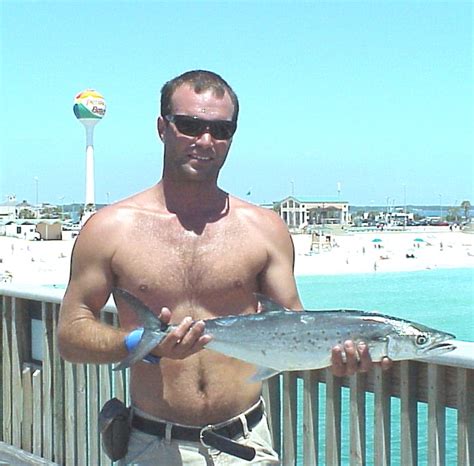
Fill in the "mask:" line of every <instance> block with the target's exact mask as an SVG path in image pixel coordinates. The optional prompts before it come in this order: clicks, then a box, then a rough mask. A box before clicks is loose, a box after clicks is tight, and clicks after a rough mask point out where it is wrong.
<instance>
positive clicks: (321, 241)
mask: <svg viewBox="0 0 474 466" xmlns="http://www.w3.org/2000/svg"><path fill="white" fill-rule="evenodd" d="M331 249H332V236H331V235H330V234H326V233H323V232H320V231H315V232H313V233H311V247H310V252H311V253H313V254H318V253H320V252H324V251H330V250H331Z"/></svg>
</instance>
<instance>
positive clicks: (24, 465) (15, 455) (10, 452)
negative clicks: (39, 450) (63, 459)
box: [0, 442, 59, 466]
mask: <svg viewBox="0 0 474 466" xmlns="http://www.w3.org/2000/svg"><path fill="white" fill-rule="evenodd" d="M0 461H3V462H5V464H8V465H11V466H42V465H44V466H59V465H58V464H57V463H53V462H51V461H48V460H45V459H44V458H41V457H39V456H36V455H33V454H32V453H30V452H27V451H23V450H20V449H19V448H16V447H14V446H12V445H8V444H6V443H5V442H0ZM0 464H1V463H0Z"/></svg>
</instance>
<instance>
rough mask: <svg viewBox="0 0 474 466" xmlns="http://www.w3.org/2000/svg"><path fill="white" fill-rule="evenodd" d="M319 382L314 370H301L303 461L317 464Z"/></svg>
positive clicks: (315, 465)
mask: <svg viewBox="0 0 474 466" xmlns="http://www.w3.org/2000/svg"><path fill="white" fill-rule="evenodd" d="M318 437H319V383H318V381H317V377H316V372H315V371H305V372H303V463H304V464H311V465H314V466H317V465H318V464H319V460H318V451H319V442H318Z"/></svg>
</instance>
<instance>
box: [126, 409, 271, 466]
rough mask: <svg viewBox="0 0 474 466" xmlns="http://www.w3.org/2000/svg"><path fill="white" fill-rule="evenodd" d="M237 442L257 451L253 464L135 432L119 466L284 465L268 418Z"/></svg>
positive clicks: (217, 452)
mask: <svg viewBox="0 0 474 466" xmlns="http://www.w3.org/2000/svg"><path fill="white" fill-rule="evenodd" d="M139 414H140V415H142V414H141V413H139ZM147 417H148V418H149V417H150V416H147ZM236 419H237V418H236ZM157 420H158V419H157ZM235 441H237V442H239V443H242V444H243V445H248V446H250V447H253V448H255V451H256V455H255V458H254V459H253V460H252V461H246V460H243V459H241V458H237V457H236V456H232V455H229V454H227V453H223V452H220V451H218V450H214V449H213V448H207V447H205V446H203V445H202V444H201V443H199V442H186V441H181V440H173V439H170V438H160V437H156V436H154V435H149V434H146V433H144V432H141V431H139V430H137V429H133V430H132V435H131V437H130V443H129V447H128V453H127V456H126V457H125V458H124V459H122V460H121V461H120V462H119V463H118V464H120V465H121V466H125V465H133V466H224V465H226V466H227V465H228V466H244V465H261V466H267V465H278V464H280V462H279V460H278V455H277V453H276V452H275V451H274V450H273V448H272V440H271V436H270V431H269V429H268V424H267V418H266V416H265V415H264V416H263V418H262V420H261V421H260V422H259V423H258V424H257V425H256V426H255V427H254V428H253V429H252V430H251V431H250V432H247V433H246V435H244V436H242V437H241V438H237V439H235Z"/></svg>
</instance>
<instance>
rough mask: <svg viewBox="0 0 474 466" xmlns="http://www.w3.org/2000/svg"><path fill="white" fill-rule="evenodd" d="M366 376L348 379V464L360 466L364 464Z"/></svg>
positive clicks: (357, 375) (355, 376)
mask: <svg viewBox="0 0 474 466" xmlns="http://www.w3.org/2000/svg"><path fill="white" fill-rule="evenodd" d="M366 380H367V376H366V374H355V375H353V376H352V377H351V379H350V421H349V422H350V432H351V434H350V464H351V466H362V465H364V464H365V462H366V425H365V404H366V401H365V384H366Z"/></svg>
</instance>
